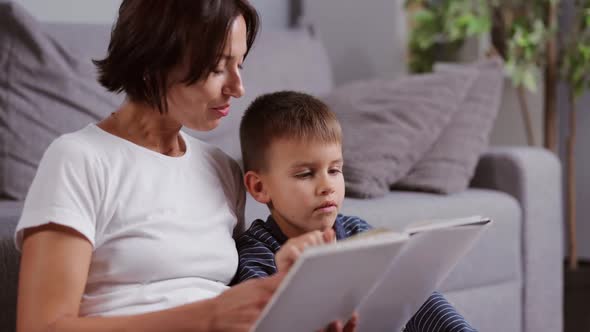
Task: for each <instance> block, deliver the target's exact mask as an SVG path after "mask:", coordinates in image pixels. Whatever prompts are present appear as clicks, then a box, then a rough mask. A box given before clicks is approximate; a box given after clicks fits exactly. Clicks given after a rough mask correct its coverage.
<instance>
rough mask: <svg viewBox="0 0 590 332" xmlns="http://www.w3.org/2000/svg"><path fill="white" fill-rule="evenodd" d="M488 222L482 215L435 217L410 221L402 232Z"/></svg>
mask: <svg viewBox="0 0 590 332" xmlns="http://www.w3.org/2000/svg"><path fill="white" fill-rule="evenodd" d="M488 222H490V219H489V218H486V217H482V216H470V217H464V218H452V219H435V220H428V221H421V222H415V223H412V224H410V225H408V226H406V228H405V229H404V232H405V233H407V234H415V233H420V232H426V231H430V230H435V229H441V228H450V227H459V226H467V225H484V224H487V223H488Z"/></svg>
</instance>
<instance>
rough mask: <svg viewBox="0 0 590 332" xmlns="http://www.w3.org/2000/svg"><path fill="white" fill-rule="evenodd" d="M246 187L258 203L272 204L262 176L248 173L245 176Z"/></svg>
mask: <svg viewBox="0 0 590 332" xmlns="http://www.w3.org/2000/svg"><path fill="white" fill-rule="evenodd" d="M244 186H245V187H246V190H248V192H249V193H250V195H252V197H253V198H254V199H255V200H256V201H258V202H260V203H262V204H268V203H269V202H270V196H269V195H268V192H267V191H266V187H265V186H264V181H262V178H261V176H260V174H258V173H256V172H254V171H248V172H246V174H244Z"/></svg>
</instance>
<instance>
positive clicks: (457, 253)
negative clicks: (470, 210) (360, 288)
mask: <svg viewBox="0 0 590 332" xmlns="http://www.w3.org/2000/svg"><path fill="white" fill-rule="evenodd" d="M488 222H489V220H488ZM488 222H486V223H483V224H482V223H472V224H470V225H467V226H462V227H451V228H449V227H447V228H438V229H428V231H426V232H421V233H417V234H414V235H412V236H411V237H410V240H409V241H408V242H407V243H406V244H405V245H404V248H403V249H402V252H401V253H400V254H399V255H398V256H397V257H396V258H395V259H394V261H393V263H392V265H391V268H390V269H389V270H388V271H387V272H386V273H385V275H384V277H383V279H382V281H381V282H380V283H379V284H378V286H376V287H375V288H374V289H373V291H372V293H371V294H369V295H368V296H367V298H366V299H365V300H364V301H363V303H362V304H361V306H360V307H359V315H360V317H359V318H360V319H359V325H358V331H401V330H402V328H403V326H404V325H405V324H406V323H407V321H408V320H409V319H410V318H411V317H412V316H413V315H414V313H416V311H417V310H418V309H419V308H420V307H421V306H422V304H423V303H424V302H425V301H426V300H427V299H428V297H429V296H430V294H431V293H432V292H433V291H434V290H436V288H437V287H438V286H439V285H440V283H441V282H442V281H443V280H444V279H445V278H446V277H447V275H448V274H449V273H450V272H451V271H452V269H453V268H454V267H455V265H456V264H457V262H459V261H460V259H461V258H462V257H463V256H464V255H465V254H466V253H467V252H468V251H469V250H470V249H471V247H472V246H473V245H474V243H475V242H476V241H477V239H478V238H479V236H480V235H481V233H482V231H483V230H484V229H485V228H486V227H487V225H488Z"/></svg>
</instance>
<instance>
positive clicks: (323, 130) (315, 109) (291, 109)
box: [240, 91, 342, 172]
mask: <svg viewBox="0 0 590 332" xmlns="http://www.w3.org/2000/svg"><path fill="white" fill-rule="evenodd" d="M280 139H294V140H301V141H305V142H309V144H317V143H337V144H341V143H342V129H341V128H340V123H339V122H338V119H337V118H336V115H335V114H334V113H333V112H332V111H330V109H329V108H328V106H327V105H326V104H324V103H323V102H322V101H321V100H319V99H317V98H315V97H313V96H311V95H308V94H306V93H302V92H295V91H280V92H274V93H269V94H264V95H261V96H259V97H257V98H256V99H255V100H254V101H253V102H252V104H250V106H249V107H248V108H247V109H246V112H245V113H244V116H243V117H242V122H241V124H240V145H241V148H242V160H243V162H244V172H248V171H255V172H260V171H264V170H266V167H267V166H268V163H269V161H268V160H267V156H266V152H267V151H268V149H269V147H270V145H271V144H272V143H273V142H275V141H277V140H280Z"/></svg>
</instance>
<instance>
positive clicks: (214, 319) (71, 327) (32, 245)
mask: <svg viewBox="0 0 590 332" xmlns="http://www.w3.org/2000/svg"><path fill="white" fill-rule="evenodd" d="M91 255H92V245H91V244H90V242H88V240H87V239H86V238H85V237H84V236H83V235H81V234H79V233H78V232H76V231H74V230H72V229H70V228H67V227H63V226H59V225H56V224H49V225H44V226H40V227H36V228H31V229H28V230H27V231H26V233H25V239H24V243H23V248H22V257H21V270H20V275H19V289H18V308H17V331H18V332H47V331H51V332H54V331H55V332H61V331H63V332H69V331H72V332H74V331H75V332H80V331H83V332H94V331H96V332H101V331H143V332H150V331H158V332H159V331H170V332H173V331H248V330H249V328H250V327H251V326H252V324H253V323H254V321H255V320H256V318H257V317H258V315H259V314H260V312H261V310H262V308H263V307H264V305H265V304H266V302H268V300H269V299H270V297H271V295H272V293H273V292H274V290H275V289H276V287H277V286H278V284H279V282H280V280H281V279H282V277H283V276H282V275H277V276H276V277H273V278H266V279H259V280H252V281H248V282H245V283H243V284H241V285H239V286H236V287H233V288H231V289H229V290H227V291H226V292H224V293H222V294H221V295H219V296H218V297H216V298H213V299H210V300H204V301H199V302H195V303H191V304H187V305H184V306H180V307H176V308H172V309H168V310H162V311H158V312H153V313H147V314H141V315H132V316H120V317H89V318H81V317H78V313H79V308H80V300H81V298H82V294H83V292H84V287H85V285H86V281H87V276H88V269H89V265H90V259H91Z"/></svg>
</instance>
